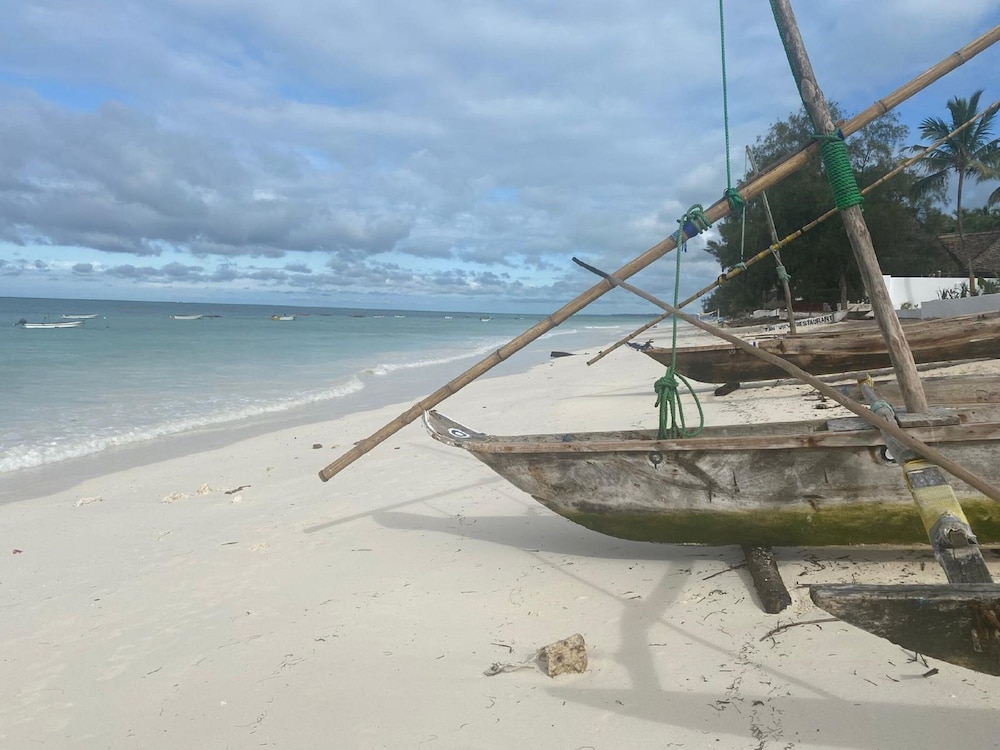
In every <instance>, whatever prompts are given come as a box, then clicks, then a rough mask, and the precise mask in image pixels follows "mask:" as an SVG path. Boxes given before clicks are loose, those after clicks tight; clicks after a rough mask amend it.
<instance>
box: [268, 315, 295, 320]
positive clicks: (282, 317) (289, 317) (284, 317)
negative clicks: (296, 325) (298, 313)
mask: <svg viewBox="0 0 1000 750" xmlns="http://www.w3.org/2000/svg"><path fill="white" fill-rule="evenodd" d="M271 320H295V316H294V315H272V316H271Z"/></svg>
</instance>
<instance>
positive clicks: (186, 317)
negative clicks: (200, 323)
mask: <svg viewBox="0 0 1000 750" xmlns="http://www.w3.org/2000/svg"><path fill="white" fill-rule="evenodd" d="M170 317H171V318H173V319H174V320H201V319H202V318H204V317H205V316H204V315H171V316H170Z"/></svg>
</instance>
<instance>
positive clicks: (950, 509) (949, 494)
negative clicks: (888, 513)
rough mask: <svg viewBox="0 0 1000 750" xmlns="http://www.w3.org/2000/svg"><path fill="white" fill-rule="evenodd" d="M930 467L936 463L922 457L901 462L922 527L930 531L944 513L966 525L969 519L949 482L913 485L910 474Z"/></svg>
mask: <svg viewBox="0 0 1000 750" xmlns="http://www.w3.org/2000/svg"><path fill="white" fill-rule="evenodd" d="M932 467H935V468H936V464H932V463H931V462H930V461H927V460H925V459H923V458H918V459H914V460H912V461H907V462H906V463H905V464H903V475H904V476H905V477H906V484H907V485H908V486H909V489H910V494H912V495H913V501H914V502H915V503H916V504H917V508H918V509H919V511H920V520H921V521H923V523H924V528H925V529H926V530H927V531H928V532H930V530H931V529H932V528H933V527H934V524H936V523H937V522H938V521H939V520H940V518H941V516H943V515H946V514H947V515H951V516H955V517H956V518H957V519H958V520H960V521H961V522H962V523H964V524H966V525H968V524H969V520H968V519H967V518H966V517H965V512H964V511H963V510H962V506H961V505H959V503H958V498H957V497H955V490H953V489H952V488H951V485H950V484H948V483H947V482H945V483H944V484H932V485H922V486H918V487H914V486H913V483H912V482H911V481H910V476H911V475H912V474H917V473H919V472H921V471H924V470H926V469H929V468H932Z"/></svg>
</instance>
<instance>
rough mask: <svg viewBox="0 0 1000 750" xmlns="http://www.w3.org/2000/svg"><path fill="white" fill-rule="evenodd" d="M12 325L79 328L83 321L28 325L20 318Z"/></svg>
mask: <svg viewBox="0 0 1000 750" xmlns="http://www.w3.org/2000/svg"><path fill="white" fill-rule="evenodd" d="M14 325H16V326H21V328H79V327H80V326H82V325H83V321H82V320H63V321H59V322H56V323H29V322H28V321H27V320H25V319H24V318H21V319H20V320H19V321H17V322H16V323H15V324H14Z"/></svg>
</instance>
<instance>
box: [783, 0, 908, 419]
mask: <svg viewBox="0 0 1000 750" xmlns="http://www.w3.org/2000/svg"><path fill="white" fill-rule="evenodd" d="M771 8H772V10H773V11H774V19H775V21H776V22H777V25H778V32H779V33H780V34H781V41H782V43H783V44H784V46H785V53H786V55H787V57H788V62H789V65H791V68H792V75H793V76H794V78H795V83H796V84H797V85H798V88H799V95H800V96H801V97H802V103H803V104H804V105H805V108H806V111H807V112H808V113H809V116H810V117H811V118H812V121H813V125H814V126H815V127H816V132H817V133H819V134H820V135H821V136H830V135H834V134H835V133H836V130H837V128H836V126H835V125H834V123H833V118H831V117H830V108H829V107H828V106H827V103H826V99H825V98H824V96H823V91H822V90H821V89H820V87H819V84H818V83H817V82H816V75H815V73H814V72H813V68H812V63H811V62H810V61H809V55H808V54H807V53H806V48H805V45H804V44H803V42H802V36H801V35H800V34H799V28H798V24H797V23H796V21H795V15H794V14H793V13H792V6H791V3H790V2H789V0H771ZM840 215H841V217H842V218H843V221H844V228H845V229H846V230H847V236H848V238H849V239H850V241H851V249H852V250H853V251H854V257H855V260H856V261H857V264H858V268H859V270H860V271H861V279H862V281H863V282H864V285H865V289H866V290H867V292H868V297H869V299H870V300H871V304H872V310H873V312H874V313H875V319H876V320H877V321H878V325H879V328H880V329H881V331H882V337H883V338H884V339H885V343H886V347H887V348H888V350H889V359H890V360H891V362H892V366H893V369H894V370H895V371H896V379H897V381H898V382H899V387H900V390H901V392H902V395H903V402H904V403H905V404H906V408H907V410H908V411H910V412H911V413H912V412H924V411H927V397H926V396H925V395H924V387H923V384H922V383H921V382H920V376H919V375H918V374H917V366H916V363H915V362H914V361H913V353H912V352H911V351H910V347H909V345H908V344H907V343H906V337H905V336H904V335H903V327H902V325H900V323H899V318H898V317H896V313H895V311H894V310H893V307H892V300H891V299H890V298H889V291H888V290H887V289H886V288H885V283H884V282H883V281H882V269H881V267H880V266H879V264H878V258H877V257H876V256H875V248H874V247H873V246H872V238H871V235H870V234H869V233H868V225H867V224H865V220H864V217H863V216H862V214H861V206H860V205H853V206H848V207H846V208H842V209H841V210H840Z"/></svg>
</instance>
